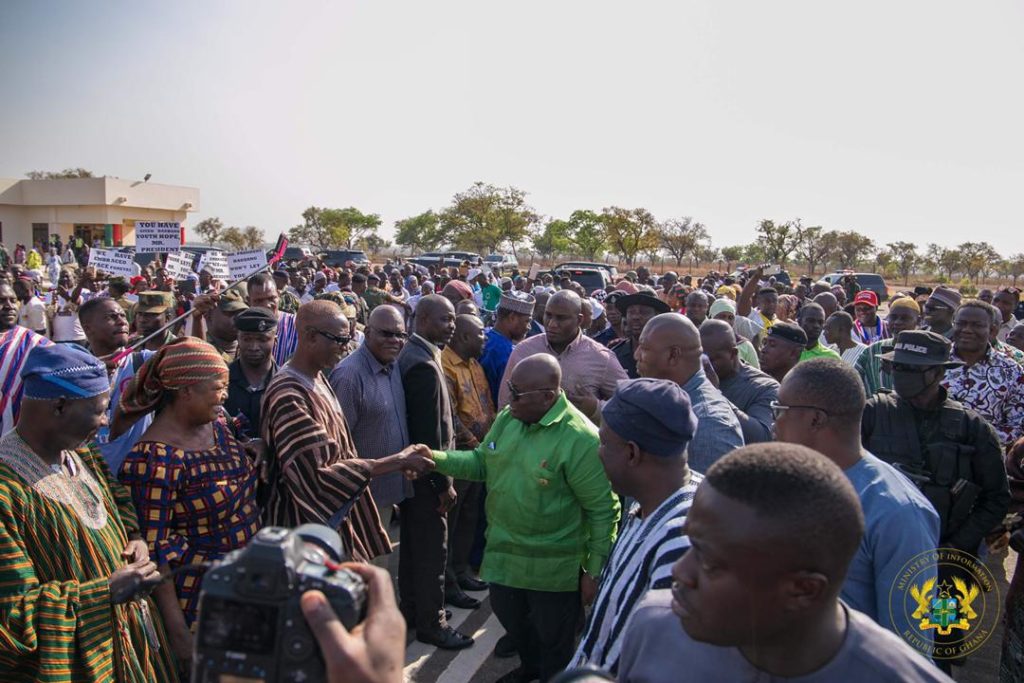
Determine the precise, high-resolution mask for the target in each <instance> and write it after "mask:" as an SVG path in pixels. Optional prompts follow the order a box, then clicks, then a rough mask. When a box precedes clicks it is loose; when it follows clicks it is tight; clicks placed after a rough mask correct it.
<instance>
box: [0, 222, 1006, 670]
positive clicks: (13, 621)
mask: <svg viewBox="0 0 1024 683" xmlns="http://www.w3.org/2000/svg"><path fill="white" fill-rule="evenodd" d="M69 242H72V240H69ZM57 251H58V252H59V251H60V250H59V249H57ZM71 251H72V255H73V252H74V250H73V249H72V250H71ZM30 265H35V264H29V263H27V262H26V260H25V256H24V254H16V255H15V256H14V257H11V258H7V259H5V262H4V263H3V264H2V270H0V385H2V388H3V391H2V396H0V409H2V410H0V432H2V434H3V436H2V437H0V670H2V671H4V672H5V673H4V676H3V678H4V680H11V681H33V680H67V681H92V680H96V681H100V680H119V681H122V680H123V681H139V682H141V681H173V680H178V679H180V680H187V679H188V675H189V673H188V672H189V667H190V664H191V659H192V656H193V648H194V642H193V637H194V631H195V626H196V622H197V618H198V607H199V594H200V589H201V585H202V570H203V568H204V567H206V566H208V565H209V564H210V563H212V562H216V561H217V560H219V559H221V558H223V557H224V556H225V555H226V554H227V553H229V552H231V551H233V550H236V549H238V548H242V547H244V546H245V545H246V544H247V543H248V541H249V540H250V539H251V538H252V537H253V536H254V534H255V533H256V532H257V531H258V530H259V529H260V528H261V526H264V525H277V526H286V527H294V526H298V525H300V524H304V523H309V522H313V523H319V524H326V525H328V526H330V527H332V528H334V529H336V530H337V531H338V533H339V534H340V536H341V538H342V541H343V544H344V549H345V552H346V554H347V556H348V559H349V560H350V561H351V562H352V563H354V564H352V565H350V566H352V567H353V568H354V571H356V572H357V573H359V574H360V575H361V576H363V578H364V579H366V581H367V582H368V584H369V610H368V617H367V620H366V623H365V624H364V625H363V626H360V627H359V628H357V629H356V630H355V631H353V632H351V633H349V632H348V631H346V630H345V629H344V628H342V627H341V625H340V623H339V621H338V620H337V618H336V617H335V616H334V615H333V614H332V612H331V610H330V607H329V605H328V604H327V603H326V601H325V600H324V598H323V595H322V594H320V593H317V592H315V591H314V592H311V593H309V594H307V595H306V596H304V597H303V602H302V606H303V610H304V613H305V615H306V618H307V620H308V622H309V624H310V626H311V628H312V629H313V631H314V633H315V635H316V636H317V639H318V640H319V643H320V647H321V651H322V653H323V656H324V660H325V662H326V664H327V666H328V671H329V674H330V680H332V681H350V680H352V681H389V682H390V681H398V680H401V676H402V664H403V656H404V651H405V644H406V633H407V631H409V632H411V631H414V632H415V638H416V639H417V640H419V641H421V642H423V643H427V644H429V645H432V646H435V647H437V648H441V649H447V650H460V649H463V648H468V647H473V646H474V639H473V636H472V634H470V633H464V632H460V631H459V630H458V629H456V628H454V627H453V626H452V625H451V624H450V623H449V618H450V616H451V613H450V612H449V610H448V609H446V607H448V606H455V607H459V608H464V609H476V608H478V607H480V605H481V597H483V593H482V591H487V592H488V596H489V599H490V604H491V607H492V609H493V611H494V613H495V615H496V617H497V619H498V620H499V621H500V623H501V625H502V627H503V628H504V630H505V636H504V637H503V638H502V639H501V640H500V641H499V643H498V646H497V647H496V651H495V655H496V656H518V658H519V665H518V667H517V668H515V669H514V670H513V671H512V672H511V673H509V674H507V675H505V676H504V677H503V678H502V679H501V680H502V681H513V682H514V681H523V682H528V681H534V680H540V681H549V680H556V679H559V678H560V677H565V676H566V675H567V674H566V673H565V672H566V671H567V670H568V671H575V672H576V673H575V674H573V675H577V676H584V677H585V676H590V677H592V678H594V680H598V679H604V680H607V679H612V680H621V681H638V682H639V681H669V680H671V681H678V680H694V681H708V680H729V681H732V680H762V679H764V680H769V679H770V680H788V679H789V678H794V679H797V678H798V679H799V680H801V681H834V680H839V679H840V678H842V679H844V680H854V681H861V680H863V681H943V680H950V678H949V677H948V676H949V674H950V673H951V672H952V671H954V669H955V666H956V665H957V664H960V663H962V661H963V657H962V656H960V657H939V656H934V657H930V655H931V654H932V651H931V650H929V649H928V646H929V645H936V646H938V645H940V644H941V643H942V642H944V641H943V639H942V638H943V637H942V636H935V639H934V641H931V640H929V637H926V638H925V640H927V641H928V642H927V643H925V646H924V647H921V646H917V647H916V648H914V647H911V645H910V644H909V643H908V642H907V640H906V634H907V633H908V632H909V631H910V630H912V627H913V624H912V623H911V619H910V618H909V617H908V615H907V614H905V613H904V612H903V611H902V610H899V609H894V608H893V606H892V605H893V603H892V602H891V599H890V593H891V591H892V589H893V586H894V584H895V583H896V582H897V580H898V578H899V574H900V572H901V571H902V570H903V569H904V568H905V566H906V565H907V563H908V562H910V561H912V560H913V559H914V558H916V557H918V556H921V555H922V554H928V553H929V552H932V551H935V550H936V549H937V548H952V549H955V550H957V551H959V552H961V553H964V554H965V555H969V556H983V555H985V554H987V553H992V552H1002V550H1003V549H1004V548H1005V547H1006V546H1007V545H1009V546H1011V547H1012V548H1014V549H1015V550H1018V551H1024V523H1022V522H1021V518H1020V515H1019V514H1015V513H1017V512H1019V511H1020V510H1022V509H1024V326H1022V325H1020V324H1019V323H1018V317H1017V316H1018V315H1021V310H1020V297H1019V294H1018V292H1017V291H1016V290H1015V289H1013V288H1001V289H999V290H998V291H995V292H992V291H988V292H987V294H986V292H985V291H983V292H981V293H980V294H979V296H978V298H967V297H964V296H962V295H961V293H960V292H958V291H957V290H955V289H952V288H949V287H945V286H938V287H935V288H934V289H924V288H918V289H917V290H915V291H909V292H902V293H897V294H896V295H894V296H893V297H892V298H891V299H889V300H888V301H887V302H884V308H883V307H882V304H883V302H880V301H879V298H878V295H877V294H876V293H874V292H872V291H867V290H860V289H859V287H858V285H857V283H856V281H855V280H851V279H849V278H847V279H844V280H843V281H842V282H841V283H840V284H839V285H837V286H832V285H830V284H829V283H828V282H825V281H813V280H812V279H811V278H805V279H803V280H801V281H800V282H799V284H796V285H795V286H793V287H788V286H784V285H782V284H780V283H777V282H776V281H775V279H774V278H773V277H769V276H765V274H764V272H763V270H762V269H761V268H755V269H751V270H749V271H747V272H745V273H743V274H741V275H739V276H737V277H730V276H728V275H724V274H719V273H709V274H707V275H706V276H702V277H691V276H684V277H679V276H678V275H677V274H676V273H674V272H666V273H663V274H661V275H660V276H654V275H652V274H651V273H650V272H649V271H648V270H646V269H644V268H638V269H637V270H636V271H630V272H628V273H626V274H625V275H624V276H622V277H620V278H618V279H617V281H616V282H614V283H612V284H610V285H609V286H608V287H607V288H605V289H597V290H593V291H587V290H585V289H584V288H583V287H582V286H581V285H580V284H579V283H577V282H574V281H573V280H571V279H570V278H569V277H567V276H561V275H560V274H559V273H544V274H540V275H538V276H537V277H529V276H528V275H526V274H524V273H519V272H515V273H513V274H512V275H511V276H510V277H500V276H499V275H497V274H495V273H491V272H487V271H485V270H483V269H480V268H468V267H462V268H446V267H443V266H441V265H438V266H437V267H433V266H431V267H429V268H426V267H423V266H417V265H414V264H411V263H402V262H400V261H399V262H394V263H392V262H390V261H389V262H388V263H387V264H385V265H383V266H375V267H369V266H362V267H355V266H354V265H353V264H348V265H346V266H345V267H338V268H330V267H327V266H325V265H324V264H323V263H322V262H321V261H319V260H317V259H316V258H309V259H304V260H302V261H299V262H289V263H278V264H275V265H272V267H271V268H270V269H269V270H267V271H264V272H258V273H256V274H254V275H252V276H251V277H249V278H248V279H247V280H246V281H245V282H242V283H240V284H238V285H236V286H233V287H230V288H229V287H227V283H224V282H222V281H220V280H218V279H217V278H215V277H213V276H212V275H211V273H210V272H207V271H200V272H198V273H191V274H190V275H189V276H188V278H186V279H185V280H183V281H175V280H174V279H172V278H171V277H170V276H169V274H168V273H167V271H166V270H164V269H163V268H161V267H160V262H159V260H157V261H154V262H153V263H152V264H150V265H148V266H147V267H146V268H142V269H140V272H139V274H138V275H136V276H134V277H131V278H116V277H113V278H110V277H107V276H106V275H105V274H103V273H97V272H95V270H93V269H91V268H89V267H86V266H85V263H81V262H79V261H78V260H77V259H73V260H72V261H71V262H66V263H65V262H60V263H59V265H58V267H57V269H56V270H55V272H53V273H47V272H45V269H39V268H31V267H29V266H30ZM172 322H173V323H174V324H171V323H172ZM396 545H397V547H398V555H399V557H398V570H397V573H398V576H397V586H398V591H397V600H396V597H395V592H394V589H393V584H392V580H391V577H390V576H389V575H388V573H387V571H386V569H385V568H386V567H387V566H388V565H387V561H386V558H387V556H388V554H389V553H391V552H392V549H393V548H394V547H395V546H396ZM943 571H945V570H942V569H941V568H936V569H934V570H933V575H932V579H933V580H942V579H945V578H949V577H947V576H946V575H945V574H943ZM952 578H958V576H954V577H952ZM1022 586H1024V572H1020V571H1018V572H1017V573H1016V574H1015V576H1014V581H1013V584H1012V585H1011V589H1010V591H1009V594H1008V595H1007V596H1006V599H1005V605H1004V609H1005V630H1004V636H1003V642H1002V659H1001V664H1000V666H1001V675H1002V676H1003V679H1004V680H1007V681H1019V680H1024V591H1022V588H1021V587H1022ZM575 680H582V679H581V678H576V679H575Z"/></svg>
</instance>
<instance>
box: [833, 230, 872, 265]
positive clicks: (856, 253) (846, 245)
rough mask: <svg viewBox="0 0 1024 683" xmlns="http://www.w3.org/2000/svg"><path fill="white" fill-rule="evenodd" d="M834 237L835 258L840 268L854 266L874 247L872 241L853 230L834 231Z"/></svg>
mask: <svg viewBox="0 0 1024 683" xmlns="http://www.w3.org/2000/svg"><path fill="white" fill-rule="evenodd" d="M835 239H836V246H835V259H836V261H838V265H839V267H840V268H856V267H857V263H858V262H859V261H861V260H862V259H864V258H865V257H866V256H867V255H868V254H870V253H871V251H872V250H873V249H874V248H875V243H874V241H872V240H871V239H870V238H869V237H867V236H865V235H862V234H860V233H859V232H857V231H855V230H845V231H843V232H839V233H836V238H835Z"/></svg>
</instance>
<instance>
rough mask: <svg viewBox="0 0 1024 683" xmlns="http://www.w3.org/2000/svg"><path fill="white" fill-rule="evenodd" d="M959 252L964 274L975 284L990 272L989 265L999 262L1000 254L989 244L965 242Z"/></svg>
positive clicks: (960, 246)
mask: <svg viewBox="0 0 1024 683" xmlns="http://www.w3.org/2000/svg"><path fill="white" fill-rule="evenodd" d="M957 251H959V252H960V259H961V263H962V265H963V269H964V273H965V274H966V275H967V277H968V278H971V279H973V280H974V281H975V282H978V281H979V280H980V279H981V275H982V274H983V273H987V272H988V271H989V269H990V265H989V264H992V263H995V262H996V261H998V260H999V253H998V252H997V251H996V250H995V248H993V246H992V245H991V244H989V243H988V242H964V243H963V244H961V245H959V246H957Z"/></svg>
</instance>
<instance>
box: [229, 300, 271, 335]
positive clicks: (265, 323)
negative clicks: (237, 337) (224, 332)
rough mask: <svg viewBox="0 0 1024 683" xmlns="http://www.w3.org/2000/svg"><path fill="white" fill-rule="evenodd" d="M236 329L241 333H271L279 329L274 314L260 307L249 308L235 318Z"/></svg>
mask: <svg viewBox="0 0 1024 683" xmlns="http://www.w3.org/2000/svg"><path fill="white" fill-rule="evenodd" d="M234 320H235V329H237V330H238V331H239V332H270V331H271V330H274V329H277V316H276V315H274V312H273V311H271V310H269V309H266V308H260V307H258V306H256V307H253V308H248V309H246V310H244V311H242V312H241V313H239V314H238V315H236V316H235V318H234Z"/></svg>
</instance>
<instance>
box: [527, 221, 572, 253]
mask: <svg viewBox="0 0 1024 683" xmlns="http://www.w3.org/2000/svg"><path fill="white" fill-rule="evenodd" d="M568 234H569V221H563V220H559V219H557V218H554V219H552V220H550V221H548V222H547V224H546V225H545V226H544V229H543V230H540V231H538V232H536V233H535V234H534V236H533V240H532V242H533V250H534V251H536V252H537V254H539V255H540V257H541V258H545V259H550V258H554V257H556V256H557V255H559V254H564V253H565V252H566V251H567V250H568V249H569V237H568Z"/></svg>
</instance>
